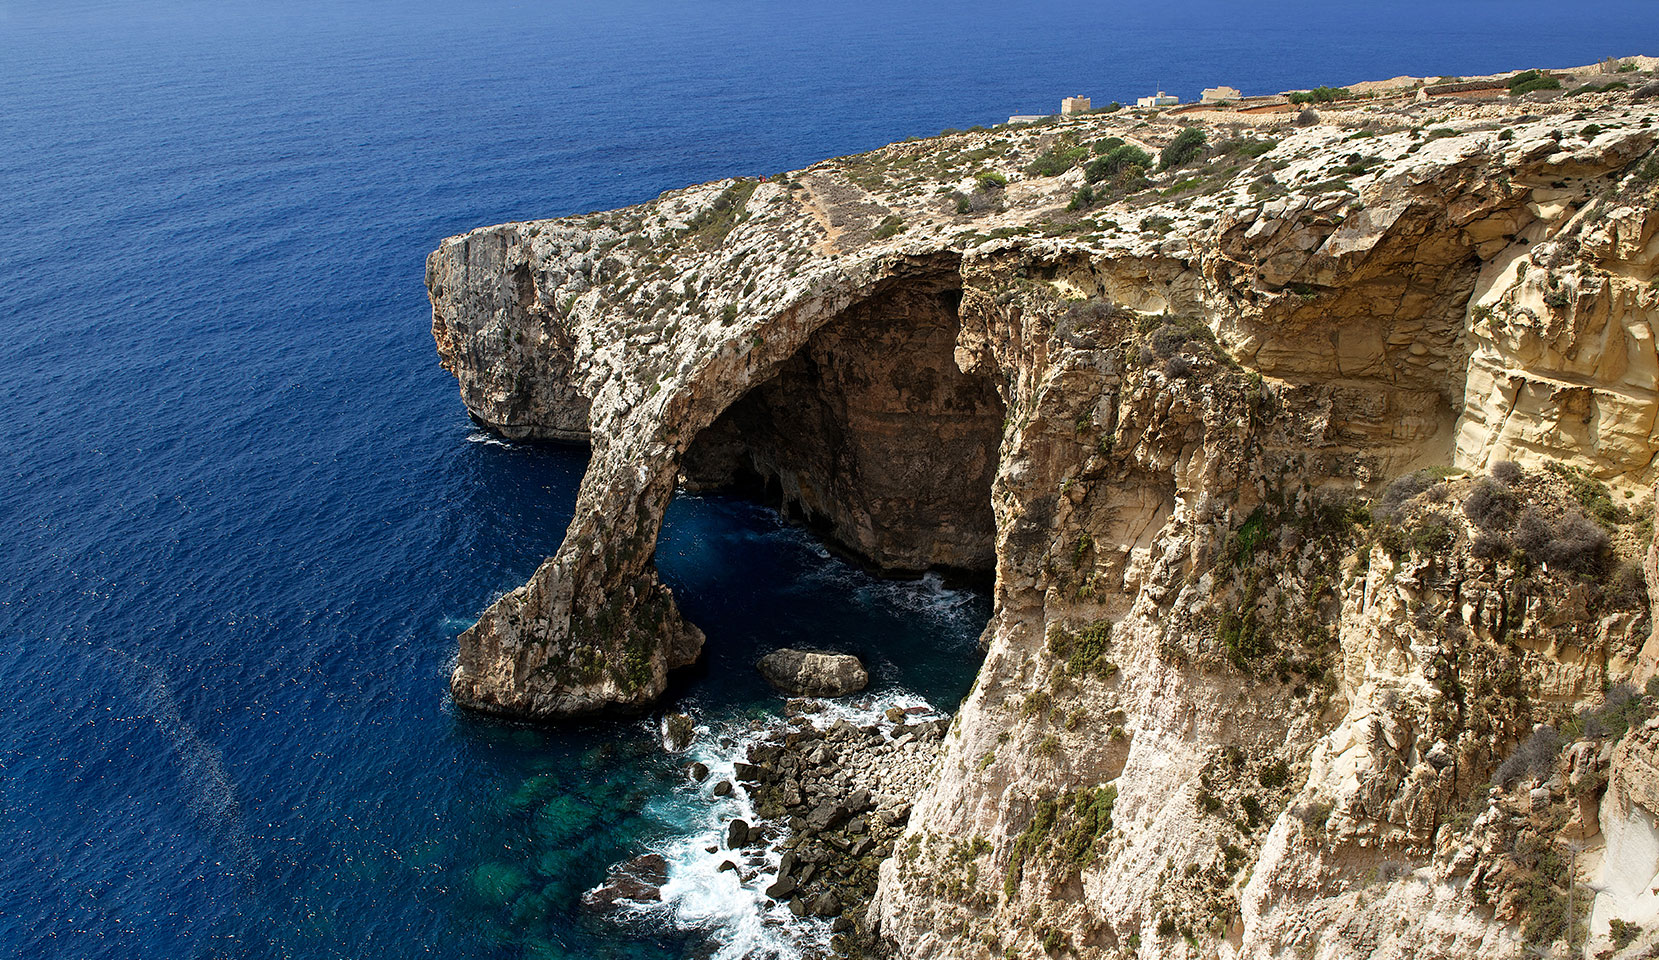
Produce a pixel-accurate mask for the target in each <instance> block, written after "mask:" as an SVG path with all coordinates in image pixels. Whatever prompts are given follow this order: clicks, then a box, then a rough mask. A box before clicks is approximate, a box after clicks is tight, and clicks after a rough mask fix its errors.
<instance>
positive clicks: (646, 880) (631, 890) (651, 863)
mask: <svg viewBox="0 0 1659 960" xmlns="http://www.w3.org/2000/svg"><path fill="white" fill-rule="evenodd" d="M667 882H668V861H666V860H664V859H663V858H662V856H661V855H660V854H655V853H648V854H645V855H644V856H641V857H635V858H634V859H632V860H629V861H627V862H625V863H619V864H616V865H615V866H613V867H611V872H610V875H609V876H607V877H606V878H605V882H604V883H602V884H600V885H599V886H597V887H594V888H593V889H592V890H589V891H588V892H587V893H584V894H582V905H583V906H585V907H587V908H589V909H593V910H610V909H614V908H615V907H616V905H617V903H618V902H619V901H623V900H631V901H634V902H639V903H647V902H651V901H655V900H661V899H662V885H663V884H665V883H667Z"/></svg>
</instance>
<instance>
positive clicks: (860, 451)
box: [682, 265, 1004, 580]
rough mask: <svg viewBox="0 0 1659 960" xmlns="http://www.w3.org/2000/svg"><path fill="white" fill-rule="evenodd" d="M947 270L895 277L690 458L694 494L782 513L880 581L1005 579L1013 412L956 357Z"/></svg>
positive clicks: (706, 434)
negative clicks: (1001, 508)
mask: <svg viewBox="0 0 1659 960" xmlns="http://www.w3.org/2000/svg"><path fill="white" fill-rule="evenodd" d="M961 300H962V284H961V277H960V274H959V273H958V272H957V270H956V269H955V267H954V265H952V266H951V268H949V269H940V270H938V271H933V272H924V273H921V274H920V275H917V274H911V275H907V276H902V277H893V278H889V279H887V280H884V281H882V282H881V283H879V284H878V285H877V286H876V287H875V288H874V289H873V290H872V291H871V293H870V295H869V296H868V297H866V298H865V299H863V300H861V301H859V302H857V303H855V304H854V305H853V306H851V307H849V308H848V309H847V310H846V311H844V312H843V313H842V314H840V315H839V316H837V317H836V318H835V319H834V320H832V321H830V322H829V323H827V324H825V325H824V326H823V327H822V328H820V329H819V330H818V331H817V332H815V333H814V334H813V335H812V337H811V338H810V339H809V340H808V341H807V343H806V344H805V345H804V346H803V347H802V348H801V349H800V351H799V352H797V353H796V354H795V355H794V356H793V357H791V358H790V359H789V360H787V361H785V362H784V363H783V364H782V365H781V366H780V368H779V369H778V371H777V373H776V374H775V375H774V376H773V377H772V378H771V379H769V380H767V381H766V382H764V383H762V384H760V385H759V386H756V387H755V388H753V389H752V390H750V391H749V392H748V393H747V394H745V395H744V396H743V397H741V398H740V399H738V400H737V401H736V402H735V403H733V404H732V405H731V406H730V407H729V408H727V410H726V411H725V412H724V413H723V414H722V415H721V416H720V417H719V418H718V419H717V420H716V421H715V422H714V423H713V424H711V425H710V426H709V427H708V428H707V429H705V430H703V431H702V432H701V433H700V434H699V435H698V436H697V438H696V439H695V440H694V441H693V442H692V444H691V446H690V447H689V448H688V449H687V451H686V453H685V457H684V459H683V461H682V472H683V475H684V476H683V479H684V483H685V486H686V488H687V489H691V490H724V491H728V492H738V493H741V494H745V495H748V496H751V497H754V498H756V499H759V500H760V501H762V502H764V503H766V504H768V505H771V506H774V507H776V508H777V509H778V510H780V511H781V512H782V513H783V514H784V515H785V516H787V517H789V518H791V519H792V520H795V521H797V522H800V523H802V524H805V525H806V526H807V527H809V528H810V529H812V530H813V531H814V532H815V533H817V534H818V535H819V536H820V537H822V538H823V539H824V541H825V542H826V543H827V544H828V545H830V546H831V547H832V548H835V549H837V550H839V551H841V552H844V553H846V554H849V555H851V556H852V557H854V558H856V559H857V560H858V561H860V562H861V563H863V564H865V565H867V566H869V567H872V568H874V569H876V570H878V571H880V572H881V573H884V574H887V575H892V576H911V575H917V574H920V573H922V572H924V571H927V570H930V569H931V570H943V571H947V572H949V573H953V574H958V575H967V576H971V577H973V578H975V579H980V580H983V579H985V578H986V577H987V576H988V575H989V573H990V572H991V571H992V570H994V568H995V559H996V547H995V544H996V522H995V518H994V516H993V514H992V510H991V483H992V480H993V479H994V478H995V476H996V471H997V458H998V450H999V447H1000V444H1001V441H1002V430H1003V422H1004V408H1003V404H1002V400H1001V398H1000V397H999V396H998V394H997V390H996V387H995V385H994V384H993V383H992V382H991V380H990V379H989V378H987V377H984V376H980V375H969V374H964V373H963V372H962V371H961V370H960V369H958V367H957V365H956V359H955V350H956V339H957V333H958V330H959V327H960V320H959V316H958V308H959V306H960V304H961Z"/></svg>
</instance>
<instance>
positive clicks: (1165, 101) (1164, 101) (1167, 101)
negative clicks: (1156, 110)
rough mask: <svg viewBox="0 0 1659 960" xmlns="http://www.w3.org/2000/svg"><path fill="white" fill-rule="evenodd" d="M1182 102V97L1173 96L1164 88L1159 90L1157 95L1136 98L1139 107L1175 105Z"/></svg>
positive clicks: (1136, 104)
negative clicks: (1164, 90)
mask: <svg viewBox="0 0 1659 960" xmlns="http://www.w3.org/2000/svg"><path fill="white" fill-rule="evenodd" d="M1180 102H1181V98H1180V97H1172V96H1170V95H1169V94H1167V93H1165V92H1163V91H1162V90H1159V91H1158V95H1157V96H1155V97H1141V98H1140V99H1139V100H1136V101H1135V106H1137V107H1173V106H1175V105H1177V104H1179V103H1180Z"/></svg>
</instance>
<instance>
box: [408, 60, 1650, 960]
mask: <svg viewBox="0 0 1659 960" xmlns="http://www.w3.org/2000/svg"><path fill="white" fill-rule="evenodd" d="M1644 63H1645V61H1644ZM1619 76H1620V77H1624V78H1625V79H1623V80H1616V81H1615V80H1607V78H1601V79H1603V80H1607V83H1609V84H1612V83H1615V82H1616V83H1617V86H1613V87H1610V88H1609V89H1605V90H1602V89H1600V87H1601V86H1603V84H1595V83H1592V82H1590V81H1588V80H1586V81H1584V82H1583V85H1584V86H1595V87H1597V89H1595V90H1591V91H1580V90H1576V89H1575V90H1572V91H1571V94H1572V95H1570V96H1562V95H1561V94H1560V93H1558V92H1547V91H1546V92H1542V93H1529V94H1523V95H1520V96H1515V97H1511V96H1508V95H1503V96H1498V97H1486V96H1477V95H1475V94H1479V93H1480V91H1475V92H1474V93H1472V94H1470V95H1469V96H1463V95H1462V91H1457V90H1453V91H1450V92H1448V93H1447V94H1446V95H1444V96H1429V95H1427V94H1425V93H1423V91H1422V90H1421V89H1418V90H1408V91H1401V92H1400V93H1399V95H1397V96H1389V95H1386V93H1378V94H1376V95H1374V96H1372V97H1370V98H1369V99H1353V100H1344V101H1339V102H1336V103H1330V104H1323V105H1320V106H1319V107H1318V108H1317V115H1313V113H1312V112H1311V111H1294V110H1293V111H1289V112H1282V113H1261V114H1245V113H1240V112H1236V111H1230V110H1223V109H1218V110H1210V111H1199V112H1190V113H1183V114H1180V115H1171V114H1167V113H1166V114H1162V115H1160V114H1158V113H1156V112H1149V111H1121V112H1115V113H1101V114H1093V115H1086V116H1078V117H1066V118H1053V119H1051V120H1047V121H1043V122H1040V123H1036V124H1028V125H1018V126H1007V127H998V128H995V129H991V130H976V131H969V132H965V133H958V134H952V135H949V136H941V137H938V138H931V139H927V140H916V141H908V142H905V143H899V144H893V145H891V146H888V147H884V148H882V149H880V150H876V151H873V152H871V153H868V154H863V155H859V156H854V157H845V158H840V159H835V160H829V161H825V162H823V163H820V164H816V165H814V166H812V167H809V168H807V169H805V170H801V171H796V172H792V173H789V174H787V175H784V176H779V177H774V178H771V179H768V180H765V181H760V180H752V179H736V180H728V181H722V182H719V183H714V184H707V185H703V186H697V187H691V188H688V189H685V190H677V191H671V192H669V193H666V194H664V195H663V196H661V197H659V198H657V199H656V200H653V201H651V202H648V203H645V204H641V205H639V206H635V207H629V208H625V209H622V210H616V211H610V212H607V213H601V214H594V215H588V216H580V217H569V218H563V219H558V220H547V221H537V222H530V223H512V224H504V225H501V226H495V227H489V228H485V229H481V230H476V231H473V232H471V233H469V234H466V235H463V236H459V237H452V238H450V239H447V240H445V241H444V242H443V243H442V245H441V246H440V247H439V249H438V250H437V251H435V252H434V253H433V254H432V255H431V256H430V258H429V259H428V262H427V285H428V288H429V290H430V294H431V300H432V307H433V323H432V327H433V335H434V337H435V339H436V341H437V345H438V351H439V354H440V356H441V358H442V360H443V363H444V365H445V367H446V368H447V369H449V370H450V371H451V372H453V373H454V374H455V376H456V377H457V379H458V381H459V382H460V386H461V393H462V397H463V399H464V400H465V401H466V404H467V408H468V410H469V412H470V413H471V415H472V416H473V417H474V418H475V419H477V420H478V421H479V422H481V423H483V424H485V425H486V426H488V427H490V428H492V429H495V430H498V431H500V432H501V433H503V434H504V435H507V436H510V437H523V438H553V439H563V440H572V439H585V440H587V441H588V442H590V443H591V444H592V459H591V462H590V465H589V467H588V470H587V473H586V475H585V477H584V478H583V481H582V486H581V491H580V494H579V497H578V503H577V508H576V516H575V519H574V520H573V522H572V524H571V526H570V529H569V531H568V533H567V535H566V537H565V540H564V542H563V544H562V545H561V546H560V548H559V551H558V553H557V554H556V555H555V556H553V557H552V558H549V559H548V560H547V561H546V562H545V563H544V564H543V565H542V566H541V568H540V569H538V570H537V571H536V573H535V575H534V576H533V577H532V578H531V580H530V581H529V582H528V583H527V584H525V585H524V586H523V587H521V588H519V589H517V590H515V591H513V592H511V593H509V594H507V595H506V596H504V597H502V598H501V599H500V600H499V601H497V602H496V603H495V604H494V605H493V606H491V607H490V608H489V609H488V610H487V611H485V613H484V614H483V616H482V617H480V619H479V621H478V623H477V624H475V625H474V626H473V627H471V628H470V629H469V630H467V631H466V632H465V633H464V634H462V636H461V638H460V657H459V660H458V663H457V666H456V669H455V673H454V677H453V682H452V690H453V693H454V696H455V699H456V700H457V702H459V703H461V704H463V705H466V706H469V707H472V708H476V709H481V710H486V711H492V712H498V713H503V714H509V715H514V716H526V717H543V718H555V717H563V716H573V715H578V714H584V713H593V712H599V711H604V710H611V709H627V708H638V707H640V706H642V705H644V704H647V703H649V702H650V701H651V700H652V699H653V698H655V697H656V696H658V695H659V694H660V693H661V692H662V690H663V689H664V686H665V684H666V678H667V673H668V671H669V670H670V669H672V668H674V667H677V666H681V665H684V664H687V663H690V662H692V661H693V660H694V659H695V658H696V657H697V655H698V651H699V649H700V647H701V644H702V642H703V637H702V635H701V633H700V632H699V631H698V630H697V629H696V627H695V626H693V625H691V624H689V623H687V622H685V621H684V619H683V618H682V617H681V616H680V615H679V612H678V610H677V608H676V606H675V603H674V598H673V597H672V595H671V593H670V592H669V591H668V589H667V588H666V587H665V586H663V585H662V584H661V583H660V582H659V581H658V579H657V575H656V571H655V567H654V565H653V559H652V558H653V553H654V549H655V542H656V537H657V533H658V530H659V528H660V525H661V522H662V517H663V513H664V511H665V510H666V508H667V506H668V503H669V501H670V499H671V498H672V497H673V495H674V491H675V490H676V489H677V488H678V487H680V486H682V485H685V486H691V487H713V486H719V487H736V488H740V489H746V490H750V491H753V492H754V493H755V494H756V495H757V496H761V497H763V498H765V499H767V500H769V501H770V502H772V503H774V504H776V505H777V506H778V507H779V508H780V509H782V510H784V511H785V512H786V513H788V514H789V515H791V516H793V517H795V518H797V519H799V520H800V521H801V522H803V523H807V524H809V525H811V526H812V527H813V528H814V529H815V530H817V531H819V532H820V533H821V534H822V535H823V536H824V537H825V538H826V539H828V540H830V541H832V542H834V543H835V544H837V545H838V546H840V547H841V548H843V549H845V550H847V551H849V552H851V553H854V554H856V555H857V556H859V557H862V558H863V559H865V560H866V561H867V562H868V563H870V564H871V565H873V566H875V567H879V568H882V569H885V570H890V571H895V572H914V571H918V570H923V569H927V568H931V567H948V568H954V569H962V570H974V571H987V572H994V574H995V612H994V614H993V617H992V620H991V623H990V625H989V627H988V628H987V630H986V633H985V638H984V639H985V643H986V645H987V648H988V654H987V659H986V662H985V665H984V667H983V669H982V672H981V675H980V677H979V680H978V682H977V684H976V686H975V688H974V690H973V692H972V693H971V694H970V696H969V698H968V700H967V701H966V702H965V703H964V704H963V706H962V709H961V711H960V714H959V716H958V717H957V719H956V722H955V724H954V725H953V727H952V729H951V731H950V733H949V735H948V736H947V737H946V739H945V743H944V748H943V755H942V759H941V760H940V764H939V767H938V768H937V771H936V774H935V779H934V780H933V782H932V784H931V786H930V787H929V789H928V790H927V792H926V793H925V794H924V796H923V797H922V799H921V800H920V801H919V802H918V803H917V804H916V808H915V810H914V813H913V814H912V816H911V819H910V822H909V827H908V832H907V834H906V837H905V839H904V840H903V841H902V842H901V843H900V844H899V846H898V848H897V849H898V850H899V852H898V853H896V854H895V855H894V856H892V857H891V858H889V859H888V860H887V861H886V862H885V863H883V864H882V866H881V883H880V891H879V894H878V898H877V901H876V903H875V904H874V905H873V906H872V908H871V910H870V916H871V917H872V918H873V922H874V923H875V924H876V929H875V930H874V931H873V932H875V933H879V935H880V936H881V937H882V938H883V939H884V940H885V941H886V942H887V943H889V944H892V945H894V946H895V947H896V950H897V953H898V955H901V956H906V957H988V956H1030V957H1036V956H1064V955H1075V956H1081V957H1096V956H1099V957H1107V956H1112V957H1116V956H1131V955H1133V956H1142V957H1189V956H1190V957H1200V956H1202V957H1208V956H1222V957H1258V956H1259V957H1268V956H1275V957H1277V956H1291V955H1295V956H1303V957H1315V958H1338V957H1423V956H1445V957H1476V956H1480V957H1488V956H1519V955H1521V953H1522V952H1523V951H1524V950H1525V949H1526V948H1527V947H1528V945H1536V944H1538V943H1550V942H1553V941H1556V940H1565V941H1568V942H1576V943H1579V944H1582V943H1583V942H1584V938H1585V937H1586V936H1589V937H1594V938H1598V939H1597V940H1596V942H1597V943H1599V944H1602V945H1604V946H1607V947H1608V948H1610V949H1611V948H1612V947H1622V946H1628V945H1629V944H1631V943H1632V942H1635V941H1636V940H1638V939H1640V937H1639V935H1640V934H1641V932H1642V931H1641V927H1642V925H1643V924H1647V925H1650V926H1651V925H1653V924H1654V923H1655V922H1656V921H1659V897H1656V896H1655V895H1654V894H1653V893H1652V892H1651V888H1652V886H1653V883H1652V879H1653V877H1654V875H1655V874H1656V873H1659V844H1656V843H1654V842H1653V841H1652V838H1653V837H1655V836H1659V833H1656V832H1655V829H1654V827H1653V823H1654V822H1655V817H1656V816H1659V801H1654V800H1653V799H1652V798H1651V797H1650V796H1649V794H1650V793H1651V792H1652V791H1651V790H1649V789H1648V788H1649V786H1651V784H1649V783H1648V781H1649V780H1651V779H1652V777H1651V775H1650V772H1649V771H1648V768H1647V767H1645V766H1643V767H1640V769H1638V766H1637V764H1638V762H1640V763H1648V762H1649V761H1648V760H1646V759H1645V758H1647V757H1649V755H1650V753H1651V750H1650V749H1649V742H1650V741H1651V740H1653V738H1654V736H1655V734H1654V732H1653V730H1652V729H1650V728H1649V727H1648V726H1644V722H1645V717H1646V710H1647V706H1646V705H1647V703H1648V698H1646V697H1645V696H1644V694H1642V693H1641V692H1640V691H1636V692H1631V691H1629V690H1627V689H1626V688H1625V687H1624V686H1622V685H1623V684H1625V683H1628V682H1634V683H1637V684H1640V683H1642V682H1645V681H1646V680H1647V679H1648V677H1649V676H1650V675H1651V674H1652V673H1653V669H1654V668H1653V664H1654V662H1655V661H1656V660H1659V644H1655V643H1654V642H1652V640H1651V637H1652V634H1653V616H1652V612H1651V609H1650V604H1649V600H1648V588H1647V581H1648V580H1649V579H1651V578H1652V577H1653V576H1655V574H1653V572H1652V571H1653V561H1651V560H1649V561H1648V563H1647V567H1648V576H1647V578H1644V576H1643V562H1642V561H1643V560H1644V559H1646V558H1647V555H1648V552H1649V549H1650V545H1651V543H1652V519H1651V518H1652V509H1653V508H1652V492H1651V491H1652V490H1653V487H1654V484H1655V482H1656V481H1659V466H1656V464H1655V462H1654V453H1655V450H1656V449H1659V440H1656V437H1655V430H1654V426H1655V415H1656V413H1659V353H1656V349H1655V342H1654V335H1655V321H1656V319H1659V285H1656V280H1655V277H1656V273H1659V213H1656V212H1655V210H1656V207H1659V154H1656V151H1655V144H1656V142H1659V127H1656V121H1659V99H1656V94H1659V89H1656V87H1655V86H1654V81H1653V78H1652V77H1651V76H1649V75H1647V74H1643V73H1639V72H1637V73H1629V74H1620V75H1619ZM1577 85H1578V81H1574V82H1573V83H1570V84H1569V86H1577ZM1644 647H1645V648H1646V649H1644ZM1586 718H1589V719H1586ZM1575 724H1576V726H1575ZM1621 724H1622V726H1621ZM1543 729H1548V730H1549V731H1550V735H1553V736H1555V737H1556V739H1557V742H1556V743H1555V745H1554V746H1553V747H1550V746H1549V744H1547V743H1541V742H1535V741H1537V740H1538V738H1539V737H1544V739H1545V740H1548V735H1545V734H1543V733H1542V732H1541V731H1542V730H1543ZM1626 731H1633V732H1631V733H1629V734H1627V733H1626ZM1621 738H1622V739H1621ZM1615 743H1618V744H1619V746H1618V748H1617V749H1616V750H1615V749H1614V744H1615ZM1528 744H1533V745H1532V746H1530V747H1529V746H1527V745H1528ZM1563 744H1565V747H1563ZM1546 748H1547V749H1546ZM1528 751H1530V752H1528ZM1516 757H1520V758H1521V760H1520V761H1515V760H1514V758H1516ZM1540 758H1544V759H1540ZM1609 784H1611V786H1609ZM1604 798H1611V799H1610V800H1608V801H1607V802H1604ZM1615 836H1616V837H1619V838H1624V839H1621V840H1620V842H1619V844H1618V845H1617V849H1614V848H1613V847H1612V846H1610V845H1609V841H1608V839H1607V838H1609V837H1615ZM1568 844H1570V845H1572V847H1571V849H1572V850H1573V854H1572V855H1571V856H1570V857H1566V858H1565V859H1564V858H1563V857H1562V856H1560V855H1559V851H1561V850H1565V849H1568V848H1567V846H1564V845H1568ZM1517 851H1519V853H1518V852H1517ZM1528 851H1530V853H1529V852H1528ZM1569 860H1570V863H1569V862H1568V861H1569ZM1643 871H1646V873H1645V874H1644V873H1643ZM1590 884H1594V885H1595V886H1589V885H1590ZM1574 894H1576V895H1577V896H1578V897H1581V898H1582V900H1581V903H1580V905H1581V906H1583V905H1584V904H1589V905H1590V906H1589V907H1588V908H1586V909H1584V910H1578V911H1576V912H1575V908H1573V907H1571V906H1562V905H1561V904H1562V902H1563V901H1567V902H1569V903H1570V902H1571V901H1572V900H1573V899H1574V897H1573V895H1574ZM1615 921H1617V923H1618V924H1622V925H1624V926H1615ZM1632 931H1634V932H1632ZM1621 940H1622V942H1620V941H1621Z"/></svg>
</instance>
